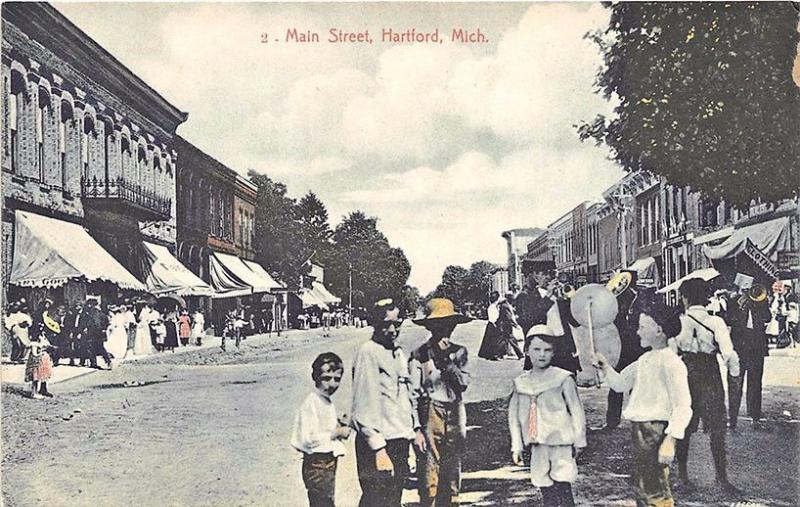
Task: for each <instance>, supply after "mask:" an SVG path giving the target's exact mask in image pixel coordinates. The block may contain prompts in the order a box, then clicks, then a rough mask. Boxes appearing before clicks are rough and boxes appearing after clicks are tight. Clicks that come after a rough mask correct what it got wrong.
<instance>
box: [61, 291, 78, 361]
mask: <svg viewBox="0 0 800 507" xmlns="http://www.w3.org/2000/svg"><path fill="white" fill-rule="evenodd" d="M82 313H83V302H81V301H79V302H77V303H75V306H73V307H72V309H71V310H70V311H68V312H67V315H66V316H65V317H64V329H63V330H62V333H63V334H64V337H65V343H64V351H63V353H62V356H63V357H69V365H70V366H75V359H78V360H79V361H80V359H81V357H82V356H81V353H80V350H81V345H80V342H81V340H82V335H81V328H80V321H81V314H82Z"/></svg>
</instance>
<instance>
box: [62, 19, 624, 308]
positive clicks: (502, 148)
mask: <svg viewBox="0 0 800 507" xmlns="http://www.w3.org/2000/svg"><path fill="white" fill-rule="evenodd" d="M54 5H55V7H56V8H57V9H59V10H60V11H61V12H62V13H63V14H64V15H65V16H67V18H69V19H70V20H71V21H72V22H73V23H75V24H76V25H77V26H78V27H80V28H81V29H82V30H84V31H85V32H86V33H87V34H88V35H89V36H91V37H92V38H94V39H95V40H96V41H97V42H98V43H100V44H101V45H102V46H103V47H105V48H106V49H107V50H108V51H109V52H110V53H111V54H113V55H114V56H115V57H116V58H117V59H118V60H120V61H121V62H122V63H124V64H125V65H126V66H128V68H130V69H131V70H132V71H133V72H134V73H136V74H137V75H138V76H140V77H141V78H142V79H143V80H144V81H145V82H147V83H148V84H149V85H150V86H151V87H153V88H154V89H155V90H157V91H158V92H159V93H160V94H161V95H163V96H164V97H165V98H166V99H167V100H169V101H170V102H171V103H172V104H174V105H175V106H176V107H178V108H179V109H181V110H182V111H186V112H188V113H189V117H188V120H187V121H186V122H185V123H184V124H182V125H181V126H180V127H179V128H178V133H179V134H180V135H181V136H183V137H184V138H186V139H187V140H189V141H190V142H191V143H193V144H194V145H196V146H197V147H198V148H200V149H202V150H203V151H205V152H206V153H208V154H209V155H211V156H213V157H215V158H216V159H217V160H220V161H221V162H223V163H224V164H226V165H227V166H229V167H231V168H232V169H234V170H236V171H238V172H240V173H242V174H247V172H248V170H251V169H252V170H255V171H258V172H260V173H265V174H267V175H269V176H270V177H271V178H273V179H275V180H277V181H281V182H283V183H285V184H286V185H287V187H288V190H289V194H290V195H291V196H293V197H296V198H299V197H301V196H302V195H304V194H305V193H306V192H308V191H309V190H311V191H313V192H314V193H316V194H317V195H318V196H319V197H320V198H321V199H322V201H323V202H324V203H325V205H326V206H327V208H328V212H329V215H330V217H331V225H332V226H335V225H336V224H337V223H338V222H339V221H340V220H341V218H342V217H343V216H344V215H346V214H348V213H350V212H351V211H354V210H362V211H364V212H365V213H367V214H369V215H371V216H376V217H378V219H379V221H378V227H379V228H380V229H381V231H383V232H384V234H386V236H387V237H388V239H389V241H390V243H391V244H392V246H397V247H400V248H402V249H403V250H404V251H405V253H406V256H407V257H408V259H409V261H410V263H411V266H412V270H411V277H410V280H409V283H410V284H411V285H415V286H417V287H418V288H419V289H420V290H421V292H422V293H427V292H428V291H430V290H433V289H434V288H435V287H436V285H437V284H438V283H439V281H440V280H441V275H442V272H443V271H444V268H445V267H446V266H448V265H451V264H456V265H462V266H464V267H469V265H470V264H471V263H473V262H475V261H479V260H487V261H490V262H496V263H498V264H505V262H506V246H505V241H504V240H503V239H502V237H501V233H502V231H504V230H508V229H513V228H519V227H547V225H548V224H550V223H552V222H553V221H555V220H556V219H558V218H559V217H560V216H562V215H563V214H564V213H566V212H568V211H570V210H571V209H572V208H573V207H575V206H576V205H578V204H579V203H580V202H582V201H585V200H599V199H600V195H601V193H602V191H603V190H605V189H606V188H607V187H608V186H610V185H611V184H612V183H613V182H614V181H616V180H617V179H618V178H619V177H620V176H621V175H622V170H621V169H620V168H619V167H618V166H617V165H616V164H614V163H613V162H611V161H609V160H608V153H607V151H606V149H605V148H602V147H597V146H595V145H594V144H593V143H582V142H581V141H580V140H579V139H578V137H577V135H576V130H575V125H576V124H580V123H581V122H582V121H588V120H591V119H593V118H594V117H595V116H596V115H597V114H599V113H603V114H608V113H610V112H611V109H612V104H610V103H609V102H607V101H605V100H604V99H603V98H602V97H601V96H600V95H598V94H596V93H595V89H594V82H595V76H596V74H597V71H598V69H599V67H600V65H601V64H602V58H601V56H600V53H599V50H598V49H597V48H596V46H595V45H594V44H593V43H592V42H590V41H588V40H587V39H585V38H584V35H585V34H586V33H587V32H588V31H590V30H597V29H603V28H604V27H605V26H606V25H607V23H608V11H607V10H606V9H604V8H602V7H601V6H600V5H599V4H590V3H535V4H522V3H510V4H509V3H470V4H454V3H449V4H448V3H445V4H441V3H430V4H425V3H414V4H411V3H400V4H394V3H378V4H374V3H373V4H367V3H363V4H353V3H348V4H341V3H338V4H337V3H332V4H309V3H289V4H286V3H280V4H279V3H242V4H237V3H220V4H213V3H204V4H200V3H174V4H156V3H130V4H92V3H89V4H86V3H81V4H77V3H64V4H62V3H56V4H54ZM412 28H413V29H414V30H415V31H416V32H418V33H432V32H434V30H436V29H438V31H439V36H440V38H441V42H430V41H429V42H419V43H397V42H393V41H391V40H387V41H384V40H382V34H383V33H384V31H385V30H388V29H391V30H393V32H394V33H403V32H406V31H407V30H409V29H412ZM331 29H333V30H334V31H336V32H337V33H338V31H339V30H341V31H343V32H348V33H354V34H355V33H359V32H364V31H368V32H369V38H368V40H371V41H372V42H371V43H370V42H341V41H338V40H337V41H334V42H331V36H330V32H329V31H330V30H331ZM454 29H464V30H468V31H469V32H470V33H473V34H475V33H476V31H477V29H479V30H480V32H481V34H482V35H483V36H484V38H485V41H484V40H481V39H480V38H479V37H476V38H475V39H476V42H464V43H462V42H458V41H452V40H451V34H452V32H453V30H454ZM292 30H296V32H297V33H298V34H307V33H309V31H310V32H315V33H318V34H319V42H298V41H296V40H288V41H287V33H288V32H289V31H292ZM353 37H355V35H354V36H353ZM362 39H367V36H366V35H362ZM263 40H266V42H262V41H263Z"/></svg>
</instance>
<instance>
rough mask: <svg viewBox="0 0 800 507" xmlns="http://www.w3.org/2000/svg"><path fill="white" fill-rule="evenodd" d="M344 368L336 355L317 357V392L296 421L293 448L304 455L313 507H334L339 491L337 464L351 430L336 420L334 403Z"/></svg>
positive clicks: (314, 374) (314, 369)
mask: <svg viewBox="0 0 800 507" xmlns="http://www.w3.org/2000/svg"><path fill="white" fill-rule="evenodd" d="M343 373H344V367H343V366H342V360H341V358H339V356H337V355H336V354H334V353H332V352H325V353H323V354H320V355H319V356H317V358H316V359H315V360H314V363H313V364H312V365H311V378H312V379H314V385H315V386H316V388H315V389H314V391H312V392H311V393H309V395H308V396H306V399H305V400H304V401H303V403H302V404H301V405H300V408H299V409H298V411H297V415H296V416H295V420H294V429H293V431H292V439H291V443H292V447H294V448H295V449H297V450H298V451H300V452H302V453H303V483H304V484H305V486H306V491H307V492H308V503H309V505H310V507H333V506H334V505H335V503H334V498H335V491H336V464H337V460H338V459H339V456H343V455H344V445H343V444H342V440H346V439H347V437H348V436H350V428H349V427H348V426H347V425H346V424H343V423H340V422H339V420H338V419H337V417H336V407H335V406H334V405H333V402H332V401H331V396H332V395H333V393H335V392H336V390H337V389H339V384H340V383H341V381H342V374H343Z"/></svg>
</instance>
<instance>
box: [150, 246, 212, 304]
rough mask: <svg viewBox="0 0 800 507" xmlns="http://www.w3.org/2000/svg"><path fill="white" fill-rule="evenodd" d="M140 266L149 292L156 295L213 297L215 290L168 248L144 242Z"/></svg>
mask: <svg viewBox="0 0 800 507" xmlns="http://www.w3.org/2000/svg"><path fill="white" fill-rule="evenodd" d="M139 266H140V268H141V273H142V274H143V278H144V283H145V285H147V290H148V291H149V292H150V293H152V294H154V295H156V296H162V295H166V294H175V295H178V296H212V295H213V294H214V289H212V288H211V287H210V286H209V285H208V284H207V283H205V282H204V281H203V280H201V279H200V278H199V277H198V276H197V275H195V274H194V273H192V272H191V271H189V268H187V267H186V266H184V265H183V264H181V262H180V261H179V260H178V259H176V258H175V257H174V256H173V255H172V254H171V253H169V250H167V248H166V247H164V246H161V245H154V244H153V243H148V242H146V241H144V242H142V244H141V247H140V249H139Z"/></svg>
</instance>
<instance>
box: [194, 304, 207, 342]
mask: <svg viewBox="0 0 800 507" xmlns="http://www.w3.org/2000/svg"><path fill="white" fill-rule="evenodd" d="M204 334H206V318H205V316H204V315H203V312H201V311H200V310H197V311H196V312H194V314H193V315H192V338H193V339H194V343H195V345H198V346H199V345H202V344H203V335H204Z"/></svg>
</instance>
